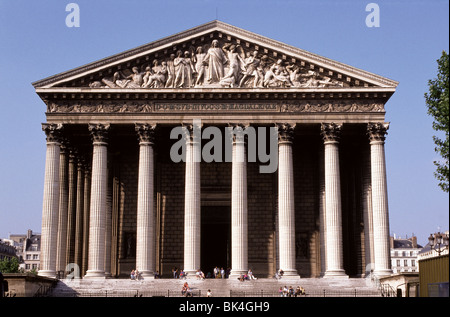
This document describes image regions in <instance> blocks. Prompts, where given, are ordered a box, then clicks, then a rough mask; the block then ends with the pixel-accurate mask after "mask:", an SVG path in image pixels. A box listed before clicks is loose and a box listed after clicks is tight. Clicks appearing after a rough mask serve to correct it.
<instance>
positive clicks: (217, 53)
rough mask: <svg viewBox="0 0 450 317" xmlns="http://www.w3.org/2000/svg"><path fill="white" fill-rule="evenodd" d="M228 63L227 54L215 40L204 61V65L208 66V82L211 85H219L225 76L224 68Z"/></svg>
mask: <svg viewBox="0 0 450 317" xmlns="http://www.w3.org/2000/svg"><path fill="white" fill-rule="evenodd" d="M227 62H228V59H227V57H226V56H225V52H224V51H223V50H222V48H221V47H219V41H218V40H213V41H212V45H211V47H210V48H209V49H208V52H207V54H206V56H205V58H204V59H203V63H204V64H205V65H206V66H208V69H207V72H206V80H207V82H208V83H209V84H213V83H219V81H220V79H221V78H223V76H224V67H225V64H226V63H227Z"/></svg>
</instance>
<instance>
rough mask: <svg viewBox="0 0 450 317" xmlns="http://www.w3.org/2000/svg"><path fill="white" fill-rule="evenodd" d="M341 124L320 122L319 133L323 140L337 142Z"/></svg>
mask: <svg viewBox="0 0 450 317" xmlns="http://www.w3.org/2000/svg"><path fill="white" fill-rule="evenodd" d="M341 128H342V124H337V123H334V122H332V123H322V125H321V127H320V129H321V135H322V138H323V140H324V142H339V140H340V137H341Z"/></svg>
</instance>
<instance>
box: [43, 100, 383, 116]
mask: <svg viewBox="0 0 450 317" xmlns="http://www.w3.org/2000/svg"><path fill="white" fill-rule="evenodd" d="M179 112H193V113H199V112H275V113H277V112H282V113H285V112H288V113H310V112H311V113H316V112H318V113H320V112H323V113H359V112H370V113H384V112H385V110H384V104H383V103H381V102H373V101H361V102H352V101H326V100H325V101H324V100H318V101H298V102H289V103H286V102H281V101H280V102H270V101H268V102H265V103H264V102H247V103H246V102H235V101H231V102H205V103H198V102H191V103H190V102H182V103H180V102H149V101H146V100H142V101H140V100H136V101H109V102H108V101H95V102H92V101H91V102H89V101H63V102H49V103H48V107H47V113H71V114H74V113H179Z"/></svg>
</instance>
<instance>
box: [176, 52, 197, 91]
mask: <svg viewBox="0 0 450 317" xmlns="http://www.w3.org/2000/svg"><path fill="white" fill-rule="evenodd" d="M174 66H175V82H174V87H175V88H190V87H192V78H193V73H194V72H195V69H194V65H193V63H192V59H191V56H190V53H189V52H188V51H185V52H184V55H183V52H182V51H178V52H177V57H176V58H175V60H174Z"/></svg>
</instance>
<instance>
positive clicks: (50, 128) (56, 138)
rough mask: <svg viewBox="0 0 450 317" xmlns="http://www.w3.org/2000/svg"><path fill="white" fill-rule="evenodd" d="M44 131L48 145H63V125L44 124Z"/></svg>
mask: <svg viewBox="0 0 450 317" xmlns="http://www.w3.org/2000/svg"><path fill="white" fill-rule="evenodd" d="M42 130H43V131H44V133H45V135H46V139H47V143H61V141H62V130H63V125H62V124H59V123H58V124H54V123H52V124H49V123H43V124H42Z"/></svg>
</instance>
